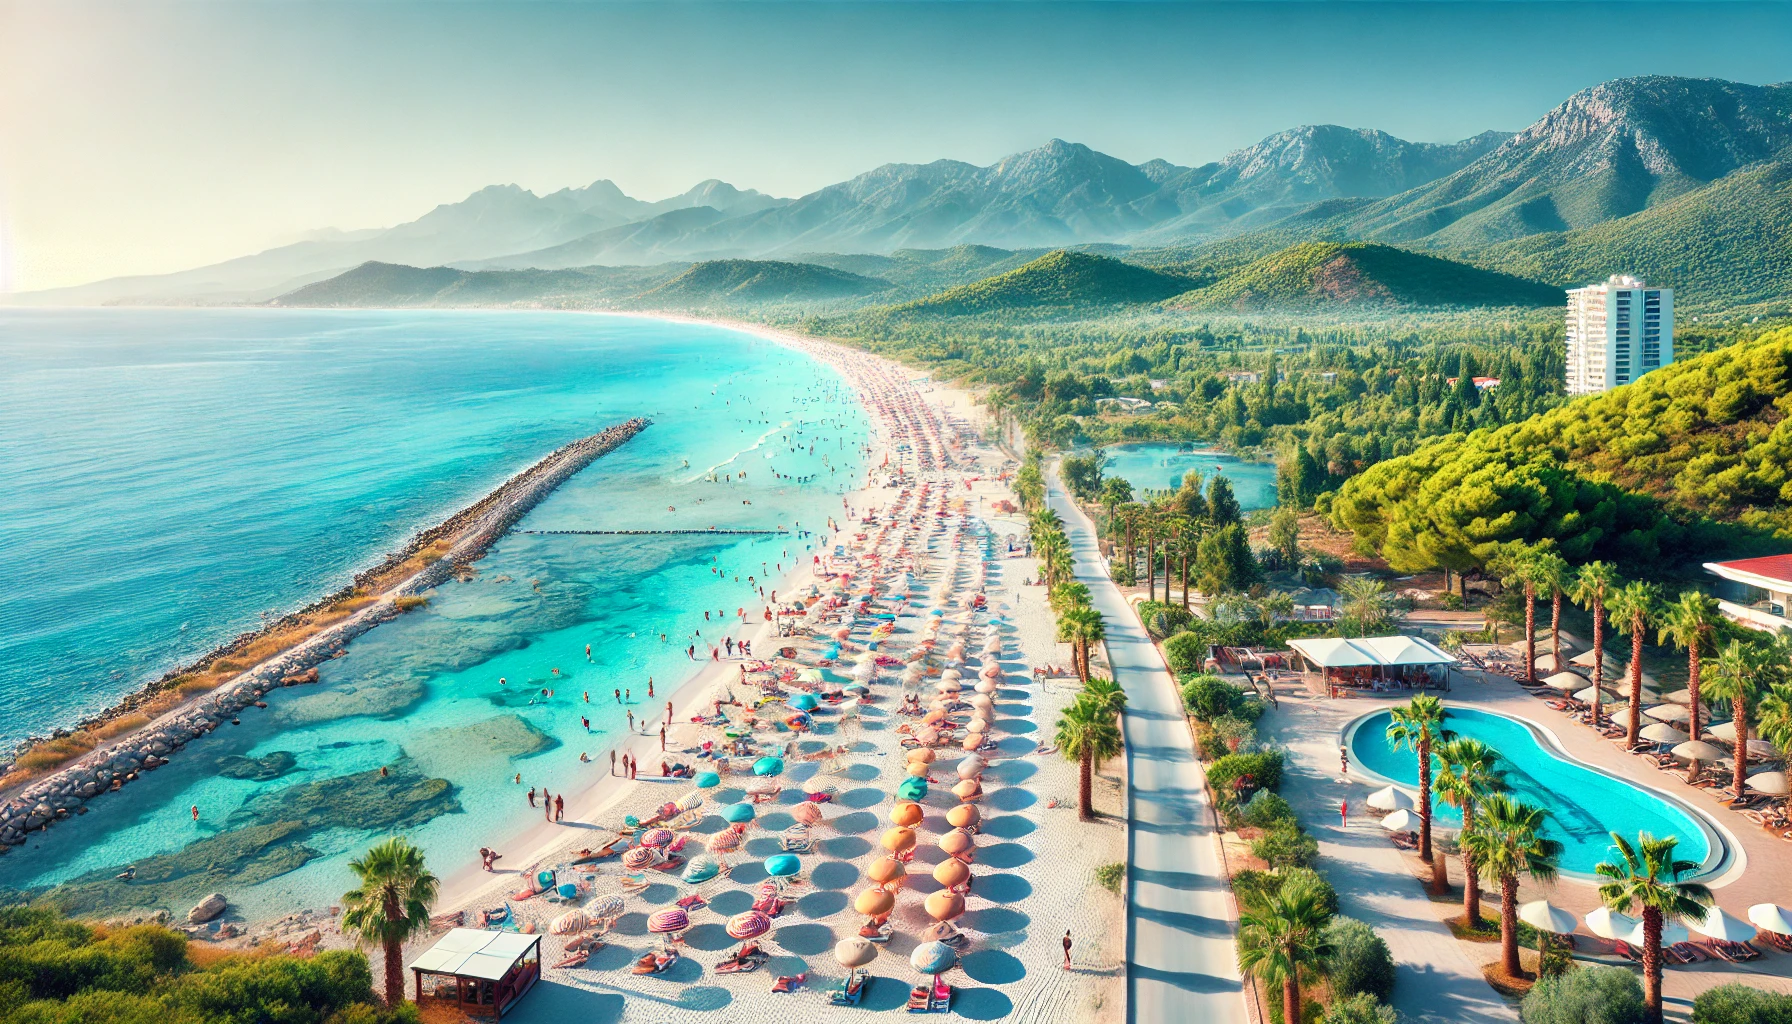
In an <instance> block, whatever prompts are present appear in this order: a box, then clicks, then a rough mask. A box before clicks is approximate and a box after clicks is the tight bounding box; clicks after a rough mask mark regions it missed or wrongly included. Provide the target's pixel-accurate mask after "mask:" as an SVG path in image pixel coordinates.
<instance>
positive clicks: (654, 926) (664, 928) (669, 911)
mask: <svg viewBox="0 0 1792 1024" xmlns="http://www.w3.org/2000/svg"><path fill="white" fill-rule="evenodd" d="M690 926H691V915H689V914H687V913H685V912H684V910H683V909H682V908H680V907H667V908H666V909H665V910H658V911H655V912H654V913H653V916H651V917H649V918H648V919H647V930H648V931H650V932H652V933H654V934H655V935H665V934H667V933H670V932H682V931H684V930H685V929H686V928H689V927H690Z"/></svg>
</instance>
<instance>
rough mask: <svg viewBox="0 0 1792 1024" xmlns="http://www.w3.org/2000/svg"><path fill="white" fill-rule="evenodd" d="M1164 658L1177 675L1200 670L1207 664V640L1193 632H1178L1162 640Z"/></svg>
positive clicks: (1191, 673) (1190, 673) (1189, 673)
mask: <svg viewBox="0 0 1792 1024" xmlns="http://www.w3.org/2000/svg"><path fill="white" fill-rule="evenodd" d="M1164 660H1166V661H1168V662H1169V663H1170V671H1171V672H1174V673H1176V675H1177V676H1186V675H1193V674H1195V673H1197V672H1200V671H1201V670H1202V668H1204V667H1205V666H1206V665H1207V640H1206V638H1205V637H1203V636H1202V635H1201V634H1199V633H1195V632H1187V631H1185V632H1182V633H1178V634H1176V635H1175V636H1173V637H1171V638H1170V639H1168V640H1165V641H1164Z"/></svg>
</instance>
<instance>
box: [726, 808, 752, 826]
mask: <svg viewBox="0 0 1792 1024" xmlns="http://www.w3.org/2000/svg"><path fill="white" fill-rule="evenodd" d="M722 820H723V821H726V822H728V823H729V824H731V825H742V824H745V823H747V822H749V821H752V820H753V805H752V804H729V805H728V806H726V807H724V808H722Z"/></svg>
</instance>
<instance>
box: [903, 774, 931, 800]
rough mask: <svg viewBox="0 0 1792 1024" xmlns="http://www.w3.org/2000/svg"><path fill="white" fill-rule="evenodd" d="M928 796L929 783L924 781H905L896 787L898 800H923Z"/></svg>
mask: <svg viewBox="0 0 1792 1024" xmlns="http://www.w3.org/2000/svg"><path fill="white" fill-rule="evenodd" d="M926 796H927V782H926V780H924V779H903V780H902V782H901V784H899V785H898V786H897V787H896V799H898V800H917V801H918V800H922V799H924V798H925V797H926Z"/></svg>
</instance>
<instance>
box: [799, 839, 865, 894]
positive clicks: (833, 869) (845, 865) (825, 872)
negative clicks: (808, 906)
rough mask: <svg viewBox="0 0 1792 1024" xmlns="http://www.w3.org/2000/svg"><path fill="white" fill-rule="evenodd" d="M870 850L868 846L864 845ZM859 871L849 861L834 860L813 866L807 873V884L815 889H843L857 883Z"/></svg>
mask: <svg viewBox="0 0 1792 1024" xmlns="http://www.w3.org/2000/svg"><path fill="white" fill-rule="evenodd" d="M866 849H870V844H869V843H867V844H866ZM858 880H859V869H858V868H857V867H855V866H854V865H853V864H852V863H851V862H849V861H842V860H834V861H827V862H825V863H822V864H817V865H815V870H814V871H811V872H810V873H809V882H810V884H811V885H814V886H815V887H816V888H817V889H845V888H847V887H848V886H851V885H853V884H855V883H857V882H858Z"/></svg>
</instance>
